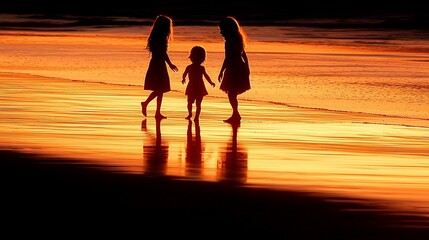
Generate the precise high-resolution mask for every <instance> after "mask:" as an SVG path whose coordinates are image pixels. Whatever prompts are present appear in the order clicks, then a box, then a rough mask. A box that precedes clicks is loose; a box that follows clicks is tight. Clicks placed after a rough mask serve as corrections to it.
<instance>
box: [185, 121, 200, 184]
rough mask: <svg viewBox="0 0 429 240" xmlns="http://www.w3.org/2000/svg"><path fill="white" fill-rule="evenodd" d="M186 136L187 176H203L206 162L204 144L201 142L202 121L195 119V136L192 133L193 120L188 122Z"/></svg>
mask: <svg viewBox="0 0 429 240" xmlns="http://www.w3.org/2000/svg"><path fill="white" fill-rule="evenodd" d="M186 136H187V137H186V168H185V171H186V176H189V177H198V176H201V173H202V165H203V162H204V159H203V153H204V146H203V144H202V142H201V134H200V123H199V121H198V120H196V121H195V136H194V134H193V133H192V121H191V120H189V122H188V129H187V133H186Z"/></svg>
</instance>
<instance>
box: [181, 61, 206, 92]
mask: <svg viewBox="0 0 429 240" xmlns="http://www.w3.org/2000/svg"><path fill="white" fill-rule="evenodd" d="M186 68H187V71H188V76H189V82H188V86H187V87H186V91H185V95H188V97H190V98H191V99H197V98H202V97H204V96H206V95H208V92H207V89H206V86H205V85H204V79H203V73H204V67H203V66H201V65H194V64H191V65H189V66H188V67H186Z"/></svg>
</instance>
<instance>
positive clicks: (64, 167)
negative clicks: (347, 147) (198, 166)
mask: <svg viewBox="0 0 429 240" xmlns="http://www.w3.org/2000/svg"><path fill="white" fill-rule="evenodd" d="M0 156H1V159H2V160H1V161H0V165H1V169H2V172H1V177H0V179H1V183H2V184H1V188H2V200H1V202H2V213H3V214H4V215H3V216H4V217H7V218H8V219H9V221H8V223H6V226H8V225H10V224H11V223H16V222H15V221H17V220H19V226H22V227H41V226H42V225H49V227H52V228H55V229H56V230H63V231H66V230H68V231H72V232H71V233H70V234H71V235H73V234H76V233H81V232H88V231H89V232H90V233H95V232H97V231H99V230H100V229H99V228H101V229H103V230H102V232H101V233H100V234H101V235H104V234H109V232H115V231H116V230H118V231H123V230H124V229H128V231H127V232H126V233H124V235H126V234H130V233H133V234H134V233H139V232H141V231H144V233H145V234H158V236H159V237H162V236H165V234H167V235H169V234H171V233H160V232H159V231H161V232H162V231H163V230H162V229H165V230H167V229H170V230H172V229H176V228H185V229H186V228H187V230H186V232H185V233H184V232H177V236H188V237H191V238H192V237H193V234H192V233H194V234H195V232H196V231H210V236H211V237H213V236H224V235H227V236H241V237H247V236H258V235H260V236H263V237H264V238H265V239H277V238H283V239H284V238H288V237H291V236H297V237H299V238H300V239H308V238H311V239H315V238H316V239H427V237H429V234H428V232H429V231H428V229H424V228H414V227H412V226H411V225H412V223H413V222H419V221H420V223H423V222H424V219H423V218H419V217H413V216H400V215H394V214H392V213H389V212H387V211H385V210H383V209H381V208H377V207H375V206H373V205H369V204H368V203H359V202H358V201H356V200H357V199H351V198H350V199H347V198H337V199H329V198H323V197H317V196H314V195H312V194H310V193H305V192H298V191H280V190H270V189H264V188H248V187H240V186H235V185H233V184H229V183H227V182H202V181H190V180H183V179H181V180H179V179H175V178H172V177H166V176H164V177H153V176H152V177H151V176H146V175H130V174H121V173H112V172H108V171H104V170H102V169H99V168H98V167H97V166H91V165H87V164H83V163H81V162H79V161H76V160H71V159H60V158H55V159H50V158H47V157H43V156H38V155H33V154H21V153H17V152H13V151H0ZM10 220H12V221H10ZM399 222H402V223H403V222H408V223H409V224H410V226H406V225H402V226H398V225H396V224H398V223H399ZM136 226H137V228H136ZM109 228H112V229H111V230H108V229H109ZM159 229H161V230H159ZM38 233H43V235H45V236H47V235H49V234H51V233H50V230H43V229H39V230H38ZM115 233H117V232H115ZM18 235H19V234H18ZM173 235H176V234H173ZM189 235H190V236H189Z"/></svg>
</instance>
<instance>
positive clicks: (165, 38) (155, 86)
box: [141, 15, 179, 119]
mask: <svg viewBox="0 0 429 240" xmlns="http://www.w3.org/2000/svg"><path fill="white" fill-rule="evenodd" d="M172 36H173V20H172V19H171V18H170V17H168V16H165V15H158V16H157V17H156V19H155V21H154V22H153V25H152V28H151V31H150V34H149V37H148V40H147V45H146V49H147V50H148V51H149V52H150V54H151V59H150V62H149V67H148V70H147V72H146V77H145V82H144V89H145V90H151V91H152V93H151V94H150V95H149V96H148V97H147V99H146V101H144V102H141V107H142V114H143V115H144V116H146V115H147V113H146V109H147V105H148V104H149V103H150V102H151V101H152V100H153V99H154V98H156V99H157V101H156V102H157V106H156V113H155V117H156V118H157V119H164V118H166V117H165V116H164V115H162V114H161V105H162V98H163V95H164V93H166V92H169V91H170V90H171V89H170V78H169V75H168V71H167V66H166V63H167V64H168V66H169V67H170V68H171V70H173V71H174V72H177V71H178V70H179V69H178V68H177V67H176V65H174V64H173V63H172V62H171V61H170V58H169V56H168V53H167V49H168V46H169V43H170V42H171V40H172V38H173V37H172Z"/></svg>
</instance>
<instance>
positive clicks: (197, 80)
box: [182, 46, 215, 121]
mask: <svg viewBox="0 0 429 240" xmlns="http://www.w3.org/2000/svg"><path fill="white" fill-rule="evenodd" d="M206 55H207V54H206V50H205V49H204V47H202V46H195V47H193V48H192V49H191V53H190V55H189V59H191V62H192V63H191V64H190V65H188V66H187V67H186V69H185V72H184V73H183V76H182V83H183V84H185V83H186V77H187V76H189V82H188V86H187V87H186V91H185V94H186V95H187V96H188V106H187V107H188V116H187V117H186V119H190V118H191V117H192V104H193V103H194V102H195V105H196V111H195V118H194V120H195V121H198V119H199V117H200V113H201V103H202V101H203V97H204V96H206V95H207V94H208V92H207V89H206V87H205V85H204V79H203V77H204V78H205V79H206V80H207V82H209V83H210V85H212V87H214V86H215V83H214V82H212V80H211V79H210V76H209V75H208V74H207V72H206V69H205V67H204V66H202V65H201V64H202V63H203V62H204V61H205V60H206Z"/></svg>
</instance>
